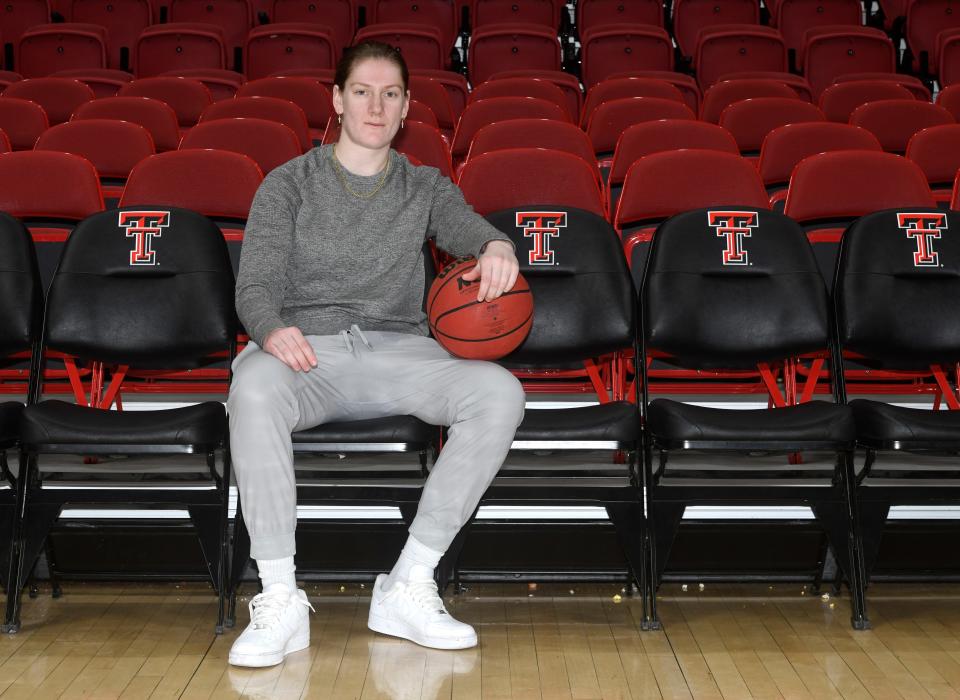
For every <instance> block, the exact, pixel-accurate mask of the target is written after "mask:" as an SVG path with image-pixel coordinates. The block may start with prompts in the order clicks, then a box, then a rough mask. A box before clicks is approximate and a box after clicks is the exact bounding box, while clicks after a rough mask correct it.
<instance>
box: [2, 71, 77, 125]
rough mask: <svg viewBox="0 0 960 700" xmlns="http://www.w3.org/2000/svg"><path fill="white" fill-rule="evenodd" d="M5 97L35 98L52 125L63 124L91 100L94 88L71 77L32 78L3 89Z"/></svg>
mask: <svg viewBox="0 0 960 700" xmlns="http://www.w3.org/2000/svg"><path fill="white" fill-rule="evenodd" d="M3 95H4V97H15V98H17V99H20V100H33V101H34V102H36V103H37V104H38V105H40V106H41V107H43V110H44V111H45V112H46V113H47V119H48V120H49V121H50V125H51V126H53V125H54V124H61V123H63V122H65V121H67V120H68V119H70V115H71V114H73V113H74V111H76V110H77V109H78V108H79V107H80V106H82V105H83V104H85V103H88V102H90V101H91V100H93V99H94V97H95V95H94V94H93V90H91V89H90V88H89V87H87V86H86V85H84V84H83V83H81V82H80V81H79V80H72V79H70V78H30V79H28V80H20V81H18V82H16V83H13V84H12V85H10V86H9V87H8V88H7V89H6V90H4V91H3Z"/></svg>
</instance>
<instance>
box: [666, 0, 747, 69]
mask: <svg viewBox="0 0 960 700" xmlns="http://www.w3.org/2000/svg"><path fill="white" fill-rule="evenodd" d="M759 21H760V6H759V4H758V3H757V0H676V2H675V3H674V6H673V29H674V36H675V37H676V39H677V46H678V47H679V48H680V52H681V53H682V54H683V55H684V57H686V58H688V59H691V58H693V55H694V52H695V51H696V49H697V41H698V39H699V37H700V32H701V31H703V30H704V29H705V28H707V27H712V26H714V25H718V24H756V23H757V22H759ZM700 84H701V85H703V81H701V83H700Z"/></svg>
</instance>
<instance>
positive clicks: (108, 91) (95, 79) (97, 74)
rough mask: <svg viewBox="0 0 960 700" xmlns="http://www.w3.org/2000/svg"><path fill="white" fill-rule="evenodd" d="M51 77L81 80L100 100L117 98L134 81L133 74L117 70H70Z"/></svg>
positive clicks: (52, 74) (53, 74)
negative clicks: (121, 90)
mask: <svg viewBox="0 0 960 700" xmlns="http://www.w3.org/2000/svg"><path fill="white" fill-rule="evenodd" d="M50 77H51V78H72V79H73V80H79V81H80V82H81V83H85V84H86V85H87V86H88V87H89V88H90V89H91V90H93V94H94V95H95V96H96V97H98V98H99V97H115V96H116V94H117V92H119V90H120V88H121V87H123V86H124V85H125V84H127V83H129V82H130V81H131V80H133V73H128V72H127V71H125V70H116V69H115V68H70V69H68V70H61V71H57V72H56V73H51V74H50Z"/></svg>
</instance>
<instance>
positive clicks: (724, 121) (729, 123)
mask: <svg viewBox="0 0 960 700" xmlns="http://www.w3.org/2000/svg"><path fill="white" fill-rule="evenodd" d="M821 121H826V119H825V117H824V116H823V112H821V111H820V110H819V109H817V107H815V106H814V105H812V104H810V103H809V102H804V101H803V100H797V99H794V98H791V97H755V98H753V99H749V100H741V101H740V102H734V103H733V104H732V105H730V106H729V107H727V108H726V109H724V110H723V112H722V113H721V114H720V126H722V127H723V128H724V129H726V130H727V131H729V132H730V133H731V134H733V138H734V139H736V141H737V145H738V146H739V147H740V153H741V154H743V155H745V156H756V155H759V154H760V146H761V145H762V144H763V139H764V138H765V137H766V135H767V134H769V133H770V132H771V131H773V130H774V129H776V128H777V127H778V126H784V125H785V124H799V123H801V122H821Z"/></svg>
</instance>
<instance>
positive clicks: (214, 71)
mask: <svg viewBox="0 0 960 700" xmlns="http://www.w3.org/2000/svg"><path fill="white" fill-rule="evenodd" d="M161 75H163V76H171V77H174V78H190V79H192V80H199V81H200V82H201V83H203V84H204V85H206V86H207V90H209V91H210V98H211V99H212V100H213V101H214V102H219V101H220V100H229V99H231V98H232V97H234V96H235V95H236V94H237V90H238V89H239V88H240V86H241V85H243V84H244V83H245V82H246V80H247V79H246V78H245V77H244V75H243V74H242V73H237V72H236V71H232V70H226V69H224V68H180V69H176V70H171V71H166V72H164V73H162V74H161Z"/></svg>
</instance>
